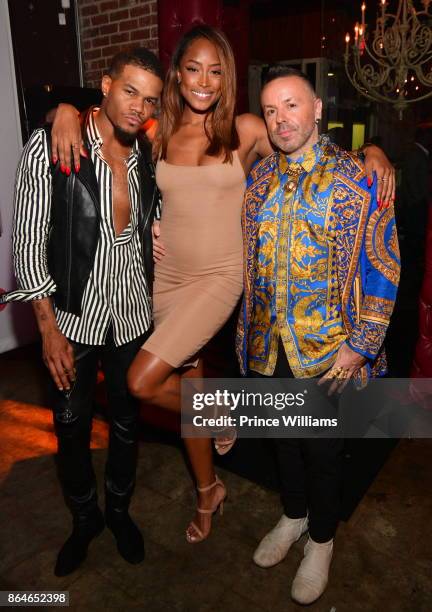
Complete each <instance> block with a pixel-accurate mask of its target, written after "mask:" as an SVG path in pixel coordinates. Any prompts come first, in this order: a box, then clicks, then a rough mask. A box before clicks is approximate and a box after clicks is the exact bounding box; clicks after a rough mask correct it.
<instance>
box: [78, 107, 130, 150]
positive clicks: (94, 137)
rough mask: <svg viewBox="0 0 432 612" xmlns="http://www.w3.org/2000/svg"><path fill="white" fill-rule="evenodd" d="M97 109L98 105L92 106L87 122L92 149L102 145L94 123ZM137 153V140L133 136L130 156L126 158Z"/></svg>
mask: <svg viewBox="0 0 432 612" xmlns="http://www.w3.org/2000/svg"><path fill="white" fill-rule="evenodd" d="M98 111H99V108H98V107H95V108H93V110H92V112H91V113H89V118H88V122H87V138H88V141H89V144H90V146H91V147H92V149H93V150H94V151H98V150H99V149H100V148H101V146H102V145H103V140H102V136H101V135H100V132H99V130H98V126H97V123H96V113H97V112H98ZM137 154H138V142H137V139H136V138H135V140H134V143H133V146H132V149H131V153H130V156H129V157H128V160H129V159H130V158H131V157H132V156H136V155H137Z"/></svg>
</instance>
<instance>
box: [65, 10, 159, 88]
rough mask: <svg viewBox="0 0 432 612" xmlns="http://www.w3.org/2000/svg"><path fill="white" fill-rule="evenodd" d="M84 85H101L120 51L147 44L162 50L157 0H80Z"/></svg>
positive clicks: (149, 46)
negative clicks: (113, 57)
mask: <svg viewBox="0 0 432 612" xmlns="http://www.w3.org/2000/svg"><path fill="white" fill-rule="evenodd" d="M77 4H78V11H79V17H80V31H81V48H82V55H83V68H84V84H85V85H86V86H87V87H99V85H100V80H101V76H102V74H103V71H104V70H105V69H106V68H107V67H108V63H109V61H110V59H111V58H112V56H113V55H114V54H115V53H117V52H118V51H120V50H122V49H124V48H127V47H133V46H143V47H147V48H148V49H151V50H152V51H154V52H155V53H157V52H158V28H157V0H77Z"/></svg>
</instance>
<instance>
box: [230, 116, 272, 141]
mask: <svg viewBox="0 0 432 612" xmlns="http://www.w3.org/2000/svg"><path fill="white" fill-rule="evenodd" d="M236 128H237V130H238V132H239V136H240V137H241V135H242V133H244V135H245V136H247V135H248V134H251V135H252V136H255V137H257V136H258V135H260V134H261V133H262V132H263V131H265V129H266V127H265V123H264V121H263V120H262V119H261V117H258V116H257V115H254V114H253V113H243V114H242V115H237V117H236Z"/></svg>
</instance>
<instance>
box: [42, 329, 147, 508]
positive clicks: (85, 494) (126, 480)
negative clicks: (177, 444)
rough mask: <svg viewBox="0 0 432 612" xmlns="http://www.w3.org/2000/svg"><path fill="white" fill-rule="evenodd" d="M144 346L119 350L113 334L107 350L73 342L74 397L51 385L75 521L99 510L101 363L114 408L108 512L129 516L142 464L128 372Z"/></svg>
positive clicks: (61, 468) (63, 477) (136, 343)
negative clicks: (96, 461) (93, 440)
mask: <svg viewBox="0 0 432 612" xmlns="http://www.w3.org/2000/svg"><path fill="white" fill-rule="evenodd" d="M144 340H145V337H144V336H140V337H139V338H136V339H135V340H133V341H132V342H129V343H127V344H125V345H123V346H115V344H114V341H113V335H112V329H111V327H110V328H109V330H108V333H107V337H106V343H105V344H104V345H103V346H91V345H86V344H79V343H76V342H72V341H70V344H71V345H72V347H73V350H74V354H75V368H76V381H75V383H74V384H73V386H72V388H71V392H70V393H69V394H66V393H63V392H60V391H58V390H57V388H55V387H54V385H52V389H53V390H52V393H53V399H52V405H53V413H54V415H53V416H54V428H55V432H56V435H57V441H58V452H57V465H58V472H59V477H60V482H61V484H62V487H63V493H64V496H65V499H66V503H67V504H68V506H69V508H70V509H71V511H72V514H73V515H74V516H76V515H85V514H88V513H90V512H91V511H92V510H94V509H95V508H96V506H97V493H96V477H95V473H94V470H93V465H92V459H91V452H90V436H91V429H92V420H93V401H94V392H95V388H96V382H97V372H98V366H99V363H101V366H102V370H103V372H104V375H105V385H106V391H107V397H108V408H109V424H110V429H109V445H108V458H107V462H106V468H105V492H106V503H107V507H108V506H112V507H114V508H116V509H117V510H119V511H120V510H127V507H128V505H129V501H130V498H131V495H132V492H133V489H134V485H135V474H136V466H137V459H138V433H139V409H138V403H137V401H136V400H135V399H134V398H133V397H132V396H131V395H130V394H129V392H128V389H127V371H128V369H129V366H130V364H131V363H132V360H133V359H134V357H135V355H136V354H137V352H138V350H139V349H140V347H141V346H142V344H143V342H144Z"/></svg>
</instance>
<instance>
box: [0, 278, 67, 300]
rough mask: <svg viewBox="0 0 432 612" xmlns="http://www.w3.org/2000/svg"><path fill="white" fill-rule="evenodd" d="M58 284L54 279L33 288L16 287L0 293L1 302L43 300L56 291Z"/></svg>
mask: <svg viewBox="0 0 432 612" xmlns="http://www.w3.org/2000/svg"><path fill="white" fill-rule="evenodd" d="M56 289H57V286H56V284H55V282H54V281H53V280H52V279H48V280H46V281H45V282H44V283H43V284H42V285H39V287H34V288H32V289H16V290H15V291H8V292H7V293H3V294H2V295H0V304H6V303H8V302H31V301H33V300H43V299H44V298H47V297H49V296H50V295H52V294H53V293H55V291H56Z"/></svg>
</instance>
